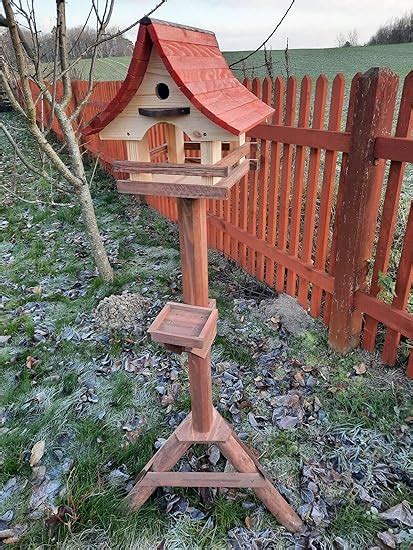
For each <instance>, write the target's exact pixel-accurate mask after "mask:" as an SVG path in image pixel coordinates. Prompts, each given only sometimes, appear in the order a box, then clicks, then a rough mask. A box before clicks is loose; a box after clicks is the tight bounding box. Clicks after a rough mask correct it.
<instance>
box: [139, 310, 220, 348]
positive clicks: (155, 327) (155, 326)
mask: <svg viewBox="0 0 413 550" xmlns="http://www.w3.org/2000/svg"><path fill="white" fill-rule="evenodd" d="M217 319H218V310H217V309H216V308H212V307H199V306H191V305H188V304H179V303H176V302H168V303H167V304H166V305H165V307H164V308H163V309H162V310H161V312H160V313H159V315H158V316H157V317H156V319H155V320H154V322H153V323H152V324H151V326H150V327H149V329H148V332H149V334H150V335H151V337H152V340H155V341H156V342H160V343H162V344H170V345H173V346H181V347H187V348H196V349H202V348H204V347H205V345H206V344H208V343H209V342H210V339H211V335H213V334H214V333H215V330H216V323H217Z"/></svg>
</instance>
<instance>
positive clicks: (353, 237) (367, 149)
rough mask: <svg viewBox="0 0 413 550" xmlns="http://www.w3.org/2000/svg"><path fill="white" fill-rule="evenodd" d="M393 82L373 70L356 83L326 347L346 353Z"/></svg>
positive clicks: (356, 335)
mask: <svg viewBox="0 0 413 550" xmlns="http://www.w3.org/2000/svg"><path fill="white" fill-rule="evenodd" d="M397 84H398V77H397V76H396V75H395V74H394V73H393V72H392V71H390V70H389V69H383V68H374V69H370V70H369V71H367V72H366V73H364V74H363V75H362V77H361V78H360V80H359V82H358V88H357V93H356V99H355V108H354V115H353V125H352V132H351V143H350V152H349V157H348V168H347V174H346V177H345V178H344V181H343V189H342V190H341V191H342V196H343V200H342V205H341V208H340V211H339V218H338V220H337V222H338V231H337V252H336V262H335V265H336V269H335V275H334V291H333V297H332V308H331V319H330V333H329V343H330V345H331V346H332V347H333V348H334V349H335V350H337V351H340V352H343V353H345V352H347V351H348V350H350V349H352V348H354V347H356V346H357V345H358V343H359V339H360V332H361V324H362V314H361V312H360V311H357V310H355V308H354V305H353V301H354V295H355V292H356V291H357V290H360V289H363V288H364V286H365V284H366V274H367V266H368V261H369V259H370V257H371V253H372V247H373V241H374V232H375V228H376V221H377V212H378V207H379V201H380V192H381V186H382V177H383V163H384V161H383V160H377V159H375V158H374V141H375V138H376V137H377V136H383V135H387V134H388V133H389V132H390V130H391V126H392V120H393V111H394V105H395V99H396V92H397Z"/></svg>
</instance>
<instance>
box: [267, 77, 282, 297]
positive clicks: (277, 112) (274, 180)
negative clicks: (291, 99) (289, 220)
mask: <svg viewBox="0 0 413 550" xmlns="http://www.w3.org/2000/svg"><path fill="white" fill-rule="evenodd" d="M284 88H285V84H284V79H283V78H282V77H280V76H278V77H277V78H276V79H275V81H274V104H273V107H274V115H273V119H272V122H273V123H274V124H281V122H282V115H283V102H284ZM280 155H281V143H279V142H278V141H273V142H271V158H270V174H269V187H268V225H267V242H268V244H269V245H272V246H275V242H276V238H277V212H278V190H279V181H280ZM274 270H275V262H274V260H273V259H272V258H267V259H266V262H265V282H266V283H267V285H268V286H270V287H271V288H272V287H273V285H274Z"/></svg>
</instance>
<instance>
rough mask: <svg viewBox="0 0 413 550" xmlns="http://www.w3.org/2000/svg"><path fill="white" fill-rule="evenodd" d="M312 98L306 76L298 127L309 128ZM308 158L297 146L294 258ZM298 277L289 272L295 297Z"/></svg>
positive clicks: (292, 235)
mask: <svg viewBox="0 0 413 550" xmlns="http://www.w3.org/2000/svg"><path fill="white" fill-rule="evenodd" d="M310 98H311V78H310V77H309V76H305V77H304V78H303V79H302V81H301V90H300V108H299V112H298V127H299V128H305V127H307V126H308V118H309V116H310ZM305 158H306V148H305V147H303V146H302V145H297V147H296V149H295V165H294V181H293V189H292V200H291V223H290V235H289V239H288V253H289V254H290V255H292V256H297V255H298V245H299V237H300V226H301V208H302V202H303V185H304V166H305ZM296 282H297V275H296V273H295V272H294V271H292V270H288V272H287V294H289V295H290V296H295V294H296Z"/></svg>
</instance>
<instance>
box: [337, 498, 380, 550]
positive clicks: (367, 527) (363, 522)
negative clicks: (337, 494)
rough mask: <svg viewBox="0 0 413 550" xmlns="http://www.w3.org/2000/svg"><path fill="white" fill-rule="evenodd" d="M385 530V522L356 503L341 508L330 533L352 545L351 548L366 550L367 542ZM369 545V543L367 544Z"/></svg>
mask: <svg viewBox="0 0 413 550" xmlns="http://www.w3.org/2000/svg"><path fill="white" fill-rule="evenodd" d="M384 528H385V523H384V521H382V520H380V518H378V517H377V516H373V515H371V514H368V513H367V512H366V510H365V509H364V508H363V507H362V506H359V505H357V504H355V503H350V504H346V505H344V506H343V507H341V508H340V509H339V510H338V511H337V514H336V517H335V518H334V520H333V522H332V523H331V525H330V527H329V529H328V531H329V533H330V534H331V536H332V540H334V537H341V538H343V539H344V540H346V541H348V542H350V543H351V546H350V548H354V549H355V548H365V547H366V546H365V544H366V543H367V541H370V540H372V539H374V537H375V535H376V534H377V533H378V532H379V531H380V530H382V529H384ZM367 544H368V543H367Z"/></svg>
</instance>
